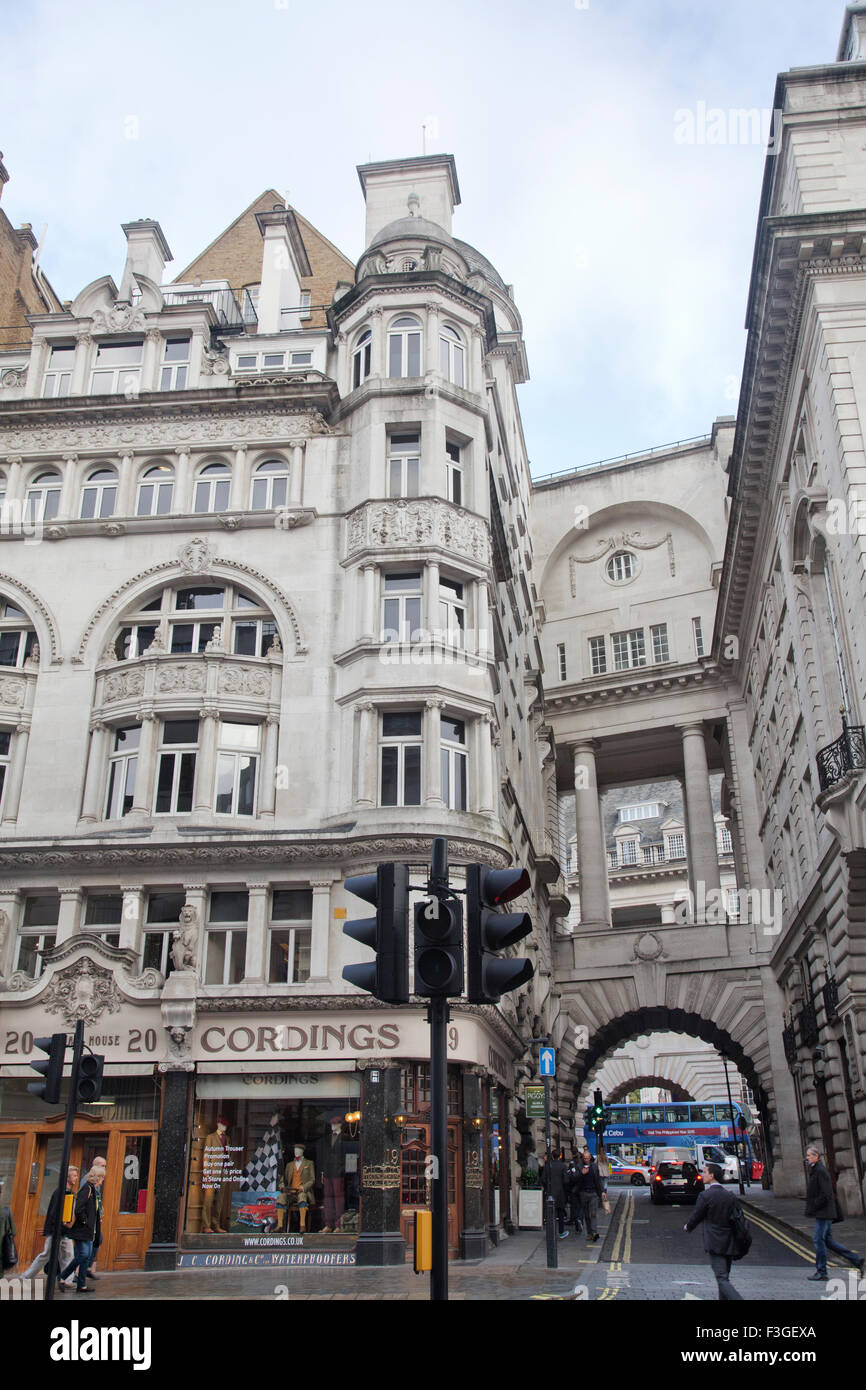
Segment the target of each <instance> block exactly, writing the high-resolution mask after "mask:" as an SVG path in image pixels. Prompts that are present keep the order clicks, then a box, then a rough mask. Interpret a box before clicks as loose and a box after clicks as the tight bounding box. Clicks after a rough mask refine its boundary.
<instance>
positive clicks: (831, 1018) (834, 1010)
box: [821, 975, 839, 1023]
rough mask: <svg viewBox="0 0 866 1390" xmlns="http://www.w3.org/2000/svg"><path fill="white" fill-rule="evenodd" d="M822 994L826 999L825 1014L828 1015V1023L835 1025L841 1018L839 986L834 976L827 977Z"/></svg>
mask: <svg viewBox="0 0 866 1390" xmlns="http://www.w3.org/2000/svg"><path fill="white" fill-rule="evenodd" d="M821 993H822V995H823V998H824V1012H825V1014H826V1015H827V1022H828V1023H833V1022H835V1020H836V1019H837V1018H838V1017H839V986H838V985H837V983H836V981H835V979H834V978H833V976H832V975H828V976H827V981H826V983H825V985H824V988H823V989H822V991H821Z"/></svg>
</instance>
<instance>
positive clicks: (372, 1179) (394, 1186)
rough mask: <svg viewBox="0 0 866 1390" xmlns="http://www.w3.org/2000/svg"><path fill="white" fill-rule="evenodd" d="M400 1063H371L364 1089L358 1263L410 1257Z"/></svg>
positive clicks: (395, 1261)
mask: <svg viewBox="0 0 866 1390" xmlns="http://www.w3.org/2000/svg"><path fill="white" fill-rule="evenodd" d="M399 1113H400V1068H399V1067H372V1068H368V1069H367V1070H366V1071H365V1072H364V1074H363V1081H362V1089H361V1115H362V1119H361V1234H360V1235H359V1236H358V1241H357V1244H356V1246H355V1261H356V1263H357V1264H359V1265H399V1266H402V1265H403V1262H404V1260H405V1258H406V1242H405V1241H404V1239H403V1236H402V1234H401V1232H400V1144H401V1135H400V1130H399V1129H398V1128H397V1126H396V1125H395V1124H394V1117H395V1115H398V1114H399Z"/></svg>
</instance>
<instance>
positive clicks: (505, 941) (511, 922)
mask: <svg viewBox="0 0 866 1390" xmlns="http://www.w3.org/2000/svg"><path fill="white" fill-rule="evenodd" d="M528 887H529V874H528V873H527V871H526V869H520V868H516V869H487V868H485V866H484V865H483V864H469V865H468V866H467V869H466V925H467V932H466V946H467V952H468V956H469V970H468V974H469V980H468V994H469V1002H470V1004H498V1003H499V1000H500V998H501V997H502V995H503V994H507V993H508V992H509V990H512V989H517V987H518V985H522V984H525V983H526V981H527V980H531V979H532V976H533V974H534V967H533V964H532V961H530V960H527V959H526V957H525V956H502V957H500V956H498V955H497V954H496V953H497V952H499V951H504V950H505V948H506V947H507V946H513V945H514V944H515V942H517V941H522V940H523V938H524V937H525V936H529V933H530V932H531V931H532V918H531V917H530V915H529V913H528V912H497V911H496V908H498V907H501V906H502V905H503V904H504V903H509V902H511V899H512V898H519V897H520V895H521V893H525V892H526V890H527V889H528Z"/></svg>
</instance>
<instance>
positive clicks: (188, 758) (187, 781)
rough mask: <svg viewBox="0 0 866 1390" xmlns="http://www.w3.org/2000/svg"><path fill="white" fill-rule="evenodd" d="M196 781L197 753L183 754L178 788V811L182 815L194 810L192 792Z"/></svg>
mask: <svg viewBox="0 0 866 1390" xmlns="http://www.w3.org/2000/svg"><path fill="white" fill-rule="evenodd" d="M194 781H195V753H182V754H181V758H180V778H179V780H178V787H177V809H178V812H179V813H180V814H185V813H186V812H187V811H191V810H192V791H193V783H194Z"/></svg>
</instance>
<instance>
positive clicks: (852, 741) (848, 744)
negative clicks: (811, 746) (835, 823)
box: [817, 719, 866, 792]
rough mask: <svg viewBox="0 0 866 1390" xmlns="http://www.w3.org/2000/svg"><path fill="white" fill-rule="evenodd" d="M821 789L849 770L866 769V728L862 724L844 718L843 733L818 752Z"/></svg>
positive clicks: (825, 788) (837, 780)
mask: <svg viewBox="0 0 866 1390" xmlns="http://www.w3.org/2000/svg"><path fill="white" fill-rule="evenodd" d="M817 762H818V781H819V783H820V786H821V791H822V792H824V791H826V790H827V788H828V787H832V786H834V785H835V783H837V782H841V781H842V778H843V777H845V776H847V774H848V773H849V772H857V771H862V770H866V730H864V727H863V725H862V724H848V723H846V721H845V720H844V719H843V720H842V733H841V734H840V736H839V738H837V739H835V740H834V742H833V743H829V744H828V745H827V747H826V748H821V749H819V751H818V754H817Z"/></svg>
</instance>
